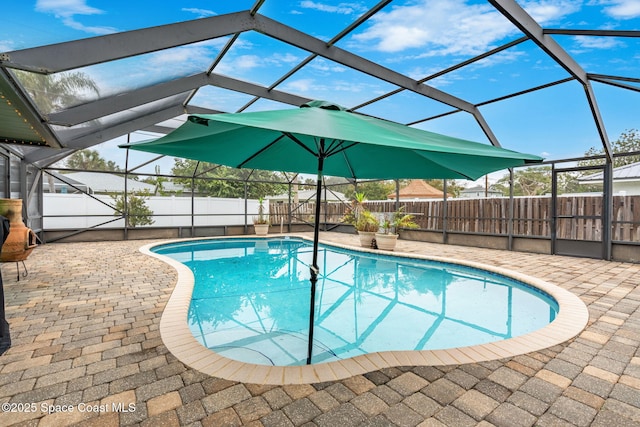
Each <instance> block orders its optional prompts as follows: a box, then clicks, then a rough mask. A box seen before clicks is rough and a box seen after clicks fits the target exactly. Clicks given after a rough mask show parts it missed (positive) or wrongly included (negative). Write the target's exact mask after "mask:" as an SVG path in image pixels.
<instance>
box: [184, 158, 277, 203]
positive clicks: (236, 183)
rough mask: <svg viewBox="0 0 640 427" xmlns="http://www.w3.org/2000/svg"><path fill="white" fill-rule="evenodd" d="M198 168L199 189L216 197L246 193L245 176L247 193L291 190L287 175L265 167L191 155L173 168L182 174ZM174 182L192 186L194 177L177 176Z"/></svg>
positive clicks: (198, 191) (251, 196)
mask: <svg viewBox="0 0 640 427" xmlns="http://www.w3.org/2000/svg"><path fill="white" fill-rule="evenodd" d="M196 167H197V168H198V173H197V174H196V175H197V178H205V179H196V180H195V192H197V193H200V194H205V195H207V196H212V197H231V198H238V197H244V182H243V181H244V180H247V182H248V185H247V197H248V198H254V199H257V198H260V197H265V196H273V195H276V194H282V193H285V192H287V191H288V189H289V186H288V185H287V184H283V182H284V181H285V178H284V177H283V176H282V175H281V174H279V173H277V172H270V171H261V170H249V169H235V168H230V167H226V166H220V165H214V164H212V163H205V162H197V161H196V160H191V159H175V163H174V165H173V168H172V169H171V172H172V174H173V175H176V176H180V177H189V176H192V175H193V174H194V172H195V170H196ZM174 182H176V183H179V184H182V185H184V186H186V187H191V178H174Z"/></svg>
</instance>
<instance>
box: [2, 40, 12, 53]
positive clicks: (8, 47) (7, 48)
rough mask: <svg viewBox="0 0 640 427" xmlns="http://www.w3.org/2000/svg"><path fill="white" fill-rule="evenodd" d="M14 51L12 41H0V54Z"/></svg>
mask: <svg viewBox="0 0 640 427" xmlns="http://www.w3.org/2000/svg"><path fill="white" fill-rule="evenodd" d="M13 49H14V42H13V41H12V40H0V52H9V51H10V50H13Z"/></svg>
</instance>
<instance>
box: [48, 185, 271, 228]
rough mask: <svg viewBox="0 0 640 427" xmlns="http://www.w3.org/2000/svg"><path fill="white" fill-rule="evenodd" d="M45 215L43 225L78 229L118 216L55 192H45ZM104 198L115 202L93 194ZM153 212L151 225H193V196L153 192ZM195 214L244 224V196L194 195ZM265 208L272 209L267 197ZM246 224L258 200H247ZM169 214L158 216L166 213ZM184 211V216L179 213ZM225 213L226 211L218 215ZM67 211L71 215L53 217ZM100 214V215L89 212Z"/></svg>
mask: <svg viewBox="0 0 640 427" xmlns="http://www.w3.org/2000/svg"><path fill="white" fill-rule="evenodd" d="M43 196H44V203H43V215H44V229H45V230H53V229H78V228H87V227H92V226H95V225H97V224H100V223H103V222H105V221H109V220H113V219H114V218H115V216H114V213H115V210H114V209H112V208H110V207H109V206H107V205H105V204H103V203H100V202H99V201H97V200H94V199H93V198H91V197H89V196H87V195H84V194H59V193H56V194H52V193H44V195H43ZM94 197H96V198H97V199H100V200H101V201H102V202H104V203H106V204H108V205H113V203H114V201H113V199H112V198H111V197H110V196H106V195H94ZM146 204H147V206H148V207H149V209H151V210H152V211H153V213H154V217H153V219H154V220H155V222H154V223H153V225H151V226H152V227H178V226H181V227H190V226H191V217H190V215H191V198H190V197H163V196H152V197H149V199H148V200H147V202H146ZM194 206H195V209H194V211H195V214H196V215H200V214H216V215H215V216H196V217H195V219H194V223H195V225H197V226H201V225H244V223H245V217H244V199H225V198H214V197H196V198H195V199H194ZM265 210H266V211H267V212H268V211H269V204H268V201H265ZM247 212H248V216H247V224H253V217H254V216H257V215H258V201H257V200H252V199H249V200H247ZM165 214H168V215H169V216H157V215H165ZM180 214H184V215H185V216H179V215H180ZM218 214H223V215H218ZM55 215H64V216H69V217H66V218H64V217H60V218H59V217H50V216H55ZM89 215H99V216H89ZM122 227H124V220H122V219H121V220H118V221H114V222H110V223H109V224H106V225H103V226H100V227H99V228H122Z"/></svg>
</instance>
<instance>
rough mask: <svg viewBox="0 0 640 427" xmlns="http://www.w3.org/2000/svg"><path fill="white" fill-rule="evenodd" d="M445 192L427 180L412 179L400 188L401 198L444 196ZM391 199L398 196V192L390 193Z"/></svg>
mask: <svg viewBox="0 0 640 427" xmlns="http://www.w3.org/2000/svg"><path fill="white" fill-rule="evenodd" d="M443 196H444V193H443V192H442V191H440V190H438V189H437V188H435V187H433V186H432V185H429V184H428V183H427V182H426V181H425V180H422V179H412V180H411V181H410V182H409V185H407V186H406V187H404V188H401V189H400V198H401V199H434V198H438V197H443ZM387 198H389V199H395V198H396V192H395V191H394V192H393V193H389V195H388V196H387Z"/></svg>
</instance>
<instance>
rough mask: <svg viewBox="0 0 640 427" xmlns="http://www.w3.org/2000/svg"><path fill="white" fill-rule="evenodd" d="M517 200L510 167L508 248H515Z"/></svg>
mask: <svg viewBox="0 0 640 427" xmlns="http://www.w3.org/2000/svg"><path fill="white" fill-rule="evenodd" d="M514 208H515V201H514V200H513V168H509V220H508V222H507V242H508V243H507V249H508V250H510V251H512V250H513V219H514V216H515V215H514Z"/></svg>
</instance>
